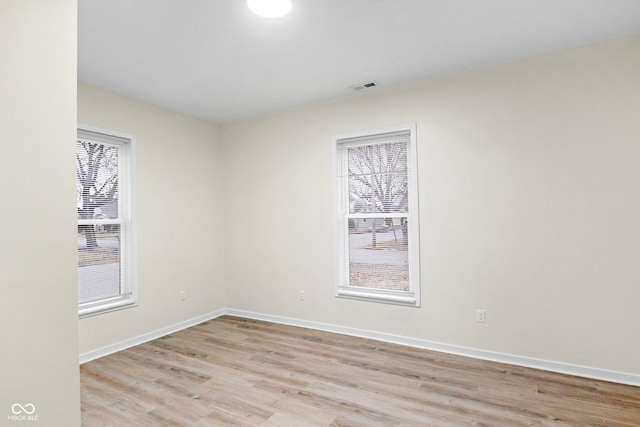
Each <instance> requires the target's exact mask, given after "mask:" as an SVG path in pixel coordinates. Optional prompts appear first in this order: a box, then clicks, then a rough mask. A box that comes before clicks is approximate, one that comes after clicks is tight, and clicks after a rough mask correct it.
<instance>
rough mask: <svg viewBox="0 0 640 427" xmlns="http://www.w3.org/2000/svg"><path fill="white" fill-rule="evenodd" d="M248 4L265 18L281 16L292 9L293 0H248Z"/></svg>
mask: <svg viewBox="0 0 640 427" xmlns="http://www.w3.org/2000/svg"><path fill="white" fill-rule="evenodd" d="M247 6H249V9H251V11H252V12H253V13H255V14H256V15H260V16H262V17H264V18H280V17H281V16H284V15H286V14H287V13H289V11H290V10H291V0H247Z"/></svg>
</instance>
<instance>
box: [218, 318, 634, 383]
mask: <svg viewBox="0 0 640 427" xmlns="http://www.w3.org/2000/svg"><path fill="white" fill-rule="evenodd" d="M225 314H228V315H230V316H238V317H244V318H248V319H255V320H264V321H267V322H273V323H281V324H284V325H290V326H299V327H303V328H309V329H316V330H320V331H326V332H333V333H338V334H343V335H349V336H355V337H360V338H369V339H374V340H378V341H384V342H389V343H393V344H401V345H406V346H410V347H416V348H422V349H425V350H433V351H439V352H442V353H449V354H455V355H459V356H465V357H472V358H474V359H482V360H490V361H493V362H500V363H506V364H509V365H516V366H524V367H527V368H535V369H542V370H545V371H551V372H558V373H561V374H567V375H575V376H578V377H584V378H591V379H596V380H602V381H610V382H614V383H620V384H628V385H633V386H636V387H640V375H636V374H630V373H625V372H617V371H610V370H606V369H598V368H591V367H588V366H579V365H572V364H568V363H562V362H554V361H550V360H542V359H535V358H530V357H523V356H516V355H512V354H506V353H498V352H493V351H486V350H478V349H475V348H469V347H462V346H456V345H450V344H443V343H438V342H433V341H425V340H419V339H415V338H409V337H403V336H398V335H391V334H382V333H379V332H373V331H366V330H361V329H354V328H346V327H343V326H337V325H331V324H326V323H319V322H309V321H306V320H298V319H291V318H288V317H280V316H271V315H267V314H261V313H253V312H248V311H242V310H233V309H227V310H225Z"/></svg>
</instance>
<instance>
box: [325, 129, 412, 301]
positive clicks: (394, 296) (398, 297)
mask: <svg viewBox="0 0 640 427" xmlns="http://www.w3.org/2000/svg"><path fill="white" fill-rule="evenodd" d="M407 133H408V134H409V138H408V145H407V167H408V176H407V179H408V191H409V201H408V206H409V209H408V210H409V212H407V213H402V214H389V213H380V214H375V213H367V214H350V213H349V189H348V182H347V180H348V165H347V154H346V153H347V150H346V149H345V148H346V147H349V146H358V145H369V144H371V143H374V140H375V139H380V138H384V137H385V136H392V135H394V134H407ZM333 150H334V153H335V155H336V157H335V164H336V168H335V171H336V172H335V176H336V179H337V181H338V182H337V185H336V193H337V194H336V206H337V211H336V213H337V215H336V227H335V229H336V234H335V242H336V248H335V249H336V257H335V260H336V268H335V271H336V277H335V296H336V297H341V298H351V299H358V300H364V301H373V302H383V303H390V304H399V305H406V306H412V307H420V242H419V238H420V230H419V216H418V174H417V165H418V161H417V150H416V125H415V124H405V125H398V126H391V127H386V128H381V129H373V130H368V131H358V132H351V133H345V134H340V135H336V136H334V138H333ZM394 216H401V217H407V220H408V221H409V224H410V226H409V229H408V233H409V234H408V240H409V241H408V256H409V290H408V291H394V290H385V289H374V288H366V287H362V286H350V285H349V219H350V218H357V217H363V218H364V217H366V218H389V217H394Z"/></svg>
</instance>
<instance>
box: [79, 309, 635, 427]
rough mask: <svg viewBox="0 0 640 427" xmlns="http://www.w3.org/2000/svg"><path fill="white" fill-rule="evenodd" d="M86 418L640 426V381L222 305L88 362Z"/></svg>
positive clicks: (108, 421) (176, 422) (126, 422)
mask: <svg viewBox="0 0 640 427" xmlns="http://www.w3.org/2000/svg"><path fill="white" fill-rule="evenodd" d="M81 389H82V425H83V426H154V427H157V426H278V427H281V426H283V427H284V426H295V427H300V426H335V427H337V426H366V427H372V426H385V427H387V426H557V427H567V426H580V427H585V426H616V427H618V426H619V427H637V426H640V388H639V387H632V386H625V385H620V384H613V383H607V382H603V381H596V380H589V379H584V378H578V377H572V376H567V375H561V374H555V373H550V372H545V371H539V370H534V369H529V368H521V367H516V366H511V365H504V364H500V363H494V362H486V361H481V360H475V359H469V358H465V357H459V356H452V355H447V354H443V353H437V352H431V351H426V350H420V349H415V348H410V347H404V346H399V345H394V344H388V343H384V342H379V341H373V340H367V339H361V338H354V337H349V336H344V335H338V334H332V333H327V332H320V331H314V330H310V329H304V328H296V327H291V326H284V325H279V324H273V323H268V322H261V321H255V320H248V319H243V318H237V317H229V316H224V317H221V318H218V319H215V320H211V321H208V322H205V323H202V324H200V325H197V326H194V327H192V328H189V329H186V330H183V331H180V332H177V333H175V334H172V335H169V336H166V337H163V338H160V339H157V340H154V341H151V342H148V343H145V344H142V345H139V346H136V347H133V348H130V349H128V350H124V351H121V352H119V353H116V354H113V355H110V356H107V357H103V358H101V359H98V360H94V361H92V362H89V363H85V364H83V365H82V366H81Z"/></svg>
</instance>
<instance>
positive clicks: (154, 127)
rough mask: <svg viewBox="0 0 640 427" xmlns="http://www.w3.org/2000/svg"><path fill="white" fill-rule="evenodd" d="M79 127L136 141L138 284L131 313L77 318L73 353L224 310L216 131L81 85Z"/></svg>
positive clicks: (219, 178)
mask: <svg viewBox="0 0 640 427" xmlns="http://www.w3.org/2000/svg"><path fill="white" fill-rule="evenodd" d="M78 122H80V123H85V124H91V125H94V126H99V127H103V128H108V129H113V130H118V131H121V132H126V133H129V134H133V135H135V136H136V139H137V144H138V165H137V166H138V167H137V178H138V188H137V212H138V223H137V224H138V255H139V258H138V259H139V264H138V266H139V268H138V276H139V283H140V304H139V306H138V307H135V308H129V309H125V310H120V311H116V312H112V313H108V314H102V315H99V316H94V317H89V318H84V319H81V320H80V354H81V355H82V354H85V353H88V352H93V351H96V350H99V349H101V348H104V347H108V346H112V345H114V344H116V343H118V342H121V341H127V340H131V339H134V338H136V337H138V336H142V335H147V334H150V333H153V332H154V331H158V330H162V329H164V328H167V327H170V326H172V325H175V324H179V323H182V322H184V321H188V320H190V319H194V318H198V317H199V316H204V315H207V314H208V313H211V312H214V311H216V310H219V309H221V308H224V307H225V306H226V305H225V289H224V265H223V240H224V236H223V235H224V229H223V227H224V224H223V222H222V212H223V209H224V201H223V200H222V190H223V186H222V180H223V176H222V173H221V169H222V163H221V159H220V154H219V141H218V139H219V137H218V133H219V129H218V127H217V126H216V125H213V124H211V123H208V122H204V121H202V120H198V119H195V118H191V117H188V116H185V115H182V114H178V113H175V112H172V111H169V110H166V109H163V108H160V107H155V106H152V105H149V104H145V103H143V102H140V101H136V100H133V99H131V98H127V97H123V96H120V95H117V94H115V93H112V92H107V91H104V90H101V89H98V88H95V87H92V86H88V85H85V84H82V83H80V84H79V85H78ZM181 290H185V291H186V292H187V298H186V300H184V301H180V298H179V294H180V291H181Z"/></svg>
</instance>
